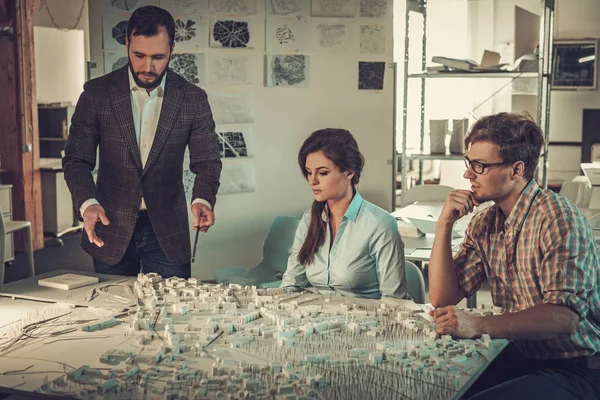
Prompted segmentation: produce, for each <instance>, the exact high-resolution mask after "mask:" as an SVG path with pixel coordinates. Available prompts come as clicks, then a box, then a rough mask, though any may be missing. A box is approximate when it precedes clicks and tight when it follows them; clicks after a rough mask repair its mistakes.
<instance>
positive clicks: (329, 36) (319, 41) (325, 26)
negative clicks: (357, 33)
mask: <svg viewBox="0 0 600 400" xmlns="http://www.w3.org/2000/svg"><path fill="white" fill-rule="evenodd" d="M313 32H314V35H315V40H313V43H314V47H315V49H316V50H325V51H327V52H336V51H345V50H349V49H352V48H353V45H354V41H353V37H354V23H351V22H350V23H321V22H316V23H314V29H313Z"/></svg>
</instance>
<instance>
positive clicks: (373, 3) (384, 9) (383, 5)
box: [359, 0, 391, 18]
mask: <svg viewBox="0 0 600 400" xmlns="http://www.w3.org/2000/svg"><path fill="white" fill-rule="evenodd" d="M390 3H391V0H360V14H359V15H360V17H361V18H383V17H385V16H387V13H388V6H389V5H390Z"/></svg>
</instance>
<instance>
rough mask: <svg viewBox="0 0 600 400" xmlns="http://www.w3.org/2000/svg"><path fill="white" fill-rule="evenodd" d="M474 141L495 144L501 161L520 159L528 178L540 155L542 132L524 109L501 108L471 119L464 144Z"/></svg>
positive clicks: (531, 177)
mask: <svg viewBox="0 0 600 400" xmlns="http://www.w3.org/2000/svg"><path fill="white" fill-rule="evenodd" d="M477 142H489V143H493V144H497V145H498V146H499V147H500V157H502V161H504V162H507V163H515V162H517V161H523V163H524V164H525V178H526V179H527V180H530V179H533V175H534V173H535V169H536V168H537V165H538V161H539V159H540V151H541V148H542V146H543V144H544V134H543V133H542V130H541V129H540V127H539V126H538V125H537V124H536V123H535V122H534V121H533V118H531V115H529V114H528V113H505V112H503V113H499V114H494V115H488V116H486V117H482V118H480V119H478V120H477V122H475V124H474V125H473V126H472V127H471V131H470V132H469V135H468V136H467V137H466V138H465V147H466V148H469V145H471V144H473V143H477Z"/></svg>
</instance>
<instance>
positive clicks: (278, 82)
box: [265, 54, 309, 88]
mask: <svg viewBox="0 0 600 400" xmlns="http://www.w3.org/2000/svg"><path fill="white" fill-rule="evenodd" d="M265 57H266V63H267V66H266V73H267V76H266V85H267V87H275V86H295V87H302V88H306V87H308V85H309V80H308V65H309V56H307V55H303V54H269V55H266V56H265Z"/></svg>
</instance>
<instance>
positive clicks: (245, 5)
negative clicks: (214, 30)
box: [210, 0, 262, 15]
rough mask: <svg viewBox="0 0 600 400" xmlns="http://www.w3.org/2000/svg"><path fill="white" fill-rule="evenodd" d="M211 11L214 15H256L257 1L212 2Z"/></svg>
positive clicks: (220, 0) (229, 0)
mask: <svg viewBox="0 0 600 400" xmlns="http://www.w3.org/2000/svg"><path fill="white" fill-rule="evenodd" d="M261 1H262V0H261ZM210 11H211V13H213V14H234V15H254V14H256V0H211V2H210Z"/></svg>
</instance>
